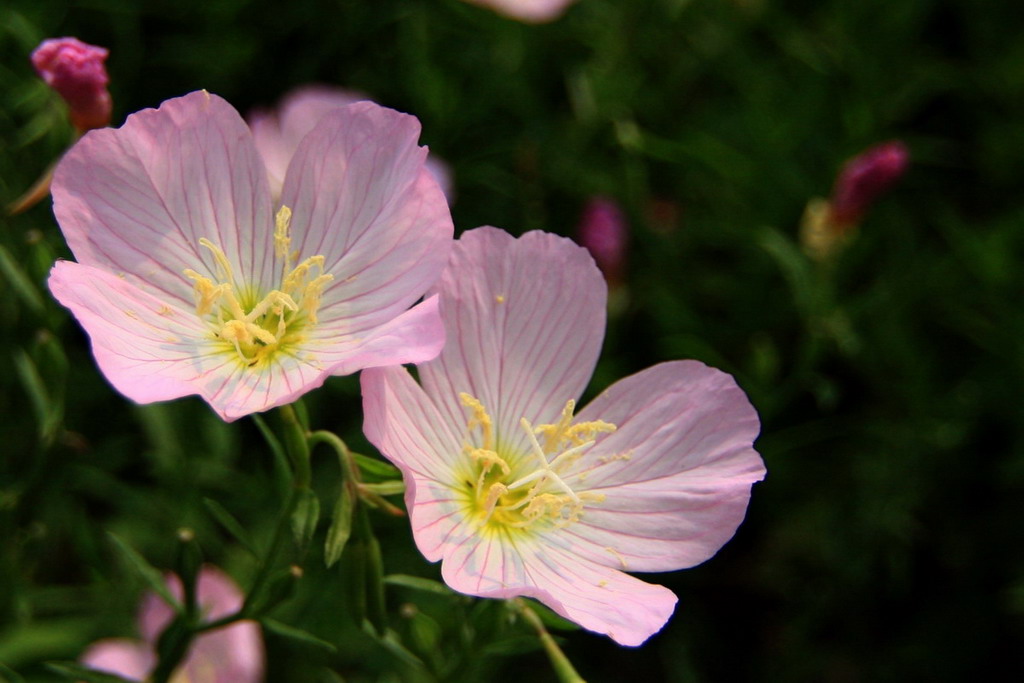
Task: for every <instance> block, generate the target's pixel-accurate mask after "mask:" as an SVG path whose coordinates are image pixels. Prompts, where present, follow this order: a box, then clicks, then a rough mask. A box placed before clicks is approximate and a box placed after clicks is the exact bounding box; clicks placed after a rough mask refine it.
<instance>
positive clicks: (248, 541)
mask: <svg viewBox="0 0 1024 683" xmlns="http://www.w3.org/2000/svg"><path fill="white" fill-rule="evenodd" d="M203 505H205V506H206V509H207V511H209V513H210V514H211V515H213V518H214V519H216V520H217V522H218V523H219V524H220V525H221V526H222V527H224V530H225V531H227V532H228V533H229V534H231V536H232V537H234V539H235V540H236V541H238V542H239V543H240V544H241V546H242V547H243V548H245V549H246V550H248V551H249V552H250V553H252V554H253V555H254V556H255V557H259V552H257V550H256V544H255V543H253V540H252V537H250V536H249V532H247V531H246V530H245V527H243V526H242V525H241V524H240V523H239V522H238V520H237V519H235V517H234V515H232V514H231V513H230V512H228V511H227V510H226V509H225V508H224V506H223V505H221V504H220V503H218V502H217V501H215V500H214V499H213V498H203Z"/></svg>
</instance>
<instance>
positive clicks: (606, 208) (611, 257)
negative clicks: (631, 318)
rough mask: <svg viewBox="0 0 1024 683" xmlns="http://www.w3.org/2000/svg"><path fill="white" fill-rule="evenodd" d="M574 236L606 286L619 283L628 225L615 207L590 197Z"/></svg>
mask: <svg viewBox="0 0 1024 683" xmlns="http://www.w3.org/2000/svg"><path fill="white" fill-rule="evenodd" d="M576 234H577V235H578V236H579V243H580V244H581V245H583V246H584V247H586V248H587V251H589V252H590V255H591V256H593V257H594V260H595V261H597V267H598V268H600V269H601V272H603V273H604V276H605V278H606V279H607V280H608V283H609V284H610V285H612V286H614V285H617V284H620V283H621V282H622V277H623V275H624V271H625V267H626V243H627V241H628V239H629V226H628V225H627V224H626V217H625V215H624V214H623V213H622V209H621V208H620V207H619V205H618V204H617V203H616V202H615V201H614V200H612V199H609V198H607V197H591V198H590V200H589V201H588V202H587V204H586V206H585V207H583V215H582V216H581V217H580V224H579V227H578V228H577V230H576Z"/></svg>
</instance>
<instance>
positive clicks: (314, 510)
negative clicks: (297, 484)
mask: <svg viewBox="0 0 1024 683" xmlns="http://www.w3.org/2000/svg"><path fill="white" fill-rule="evenodd" d="M297 493H298V500H296V501H295V509H294V510H292V534H293V535H294V536H295V543H296V545H298V546H299V548H301V549H303V550H305V548H307V547H308V546H309V542H310V541H311V540H312V539H313V534H314V532H316V525H317V522H319V521H320V499H319V498H317V497H316V493H314V492H313V489H309V488H304V489H300V490H299V491H298V492H297Z"/></svg>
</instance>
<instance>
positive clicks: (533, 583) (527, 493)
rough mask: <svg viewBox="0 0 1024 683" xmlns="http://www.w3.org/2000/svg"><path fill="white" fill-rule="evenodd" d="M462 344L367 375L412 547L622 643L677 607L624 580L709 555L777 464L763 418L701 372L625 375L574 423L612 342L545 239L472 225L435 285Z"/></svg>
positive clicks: (370, 404) (465, 576) (596, 310)
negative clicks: (409, 366) (399, 480)
mask: <svg viewBox="0 0 1024 683" xmlns="http://www.w3.org/2000/svg"><path fill="white" fill-rule="evenodd" d="M435 289H436V291H437V292H438V293H439V294H440V297H441V313H442V317H443V318H444V321H445V327H446V330H447V334H448V342H447V344H446V345H445V348H444V350H443V351H442V352H441V355H439V356H438V357H437V358H436V359H434V360H431V361H429V362H426V363H421V364H419V366H418V368H417V370H418V374H419V380H420V383H417V382H416V381H415V380H414V379H413V378H412V375H410V374H409V372H407V371H406V370H405V369H404V368H400V367H391V368H380V369H375V370H369V371H366V372H364V373H363V375H362V386H363V410H364V414H365V422H364V431H365V432H366V436H367V438H369V440H370V441H371V442H372V443H373V444H374V445H375V446H376V447H377V448H378V449H379V450H380V451H381V452H382V453H383V454H384V455H385V456H386V457H388V458H389V459H390V460H391V461H392V462H394V463H395V464H396V465H397V466H398V467H400V468H401V469H402V473H403V476H404V479H405V482H406V504H407V505H408V508H409V514H410V521H411V523H412V528H413V535H414V537H415V540H416V544H417V546H418V547H419V549H420V551H421V552H422V553H423V554H424V555H425V556H426V558H427V559H428V560H430V561H432V562H436V561H438V560H441V561H442V566H441V572H442V575H443V577H444V579H445V581H446V582H447V583H448V585H449V586H451V587H452V588H454V589H455V590H458V591H460V592H463V593H467V594H470V595H477V596H482V597H490V598H510V597H513V596H519V595H524V596H529V597H531V598H536V599H537V600H540V601H541V602H543V603H544V604H546V605H548V606H549V607H551V608H552V609H553V610H555V611H556V612H558V613H559V614H561V615H562V616H564V617H566V618H568V619H571V620H573V621H575V622H577V623H579V624H580V625H581V626H583V627H585V628H587V629H590V630H592V631H596V632H598V633H604V634H607V635H608V636H609V637H611V638H612V639H614V640H615V641H617V642H619V643H621V644H623V645H639V644H640V643H642V642H643V641H644V640H645V639H647V638H648V637H649V636H650V635H652V634H653V633H656V632H657V631H658V630H659V629H660V628H661V627H662V626H663V625H664V624H665V622H666V621H667V620H668V618H669V616H670V615H671V614H672V611H673V609H674V606H675V603H676V597H675V595H673V594H672V592H671V591H669V590H668V589H666V588H664V587H662V586H657V585H652V584H648V583H644V582H643V581H640V580H638V579H636V578H634V577H632V576H630V575H628V574H625V573H624V571H623V570H629V571H641V572H650V571H668V570H673V569H680V568H683V567H691V566H693V565H696V564H699V563H701V562H703V561H704V560H706V559H708V558H709V557H711V556H712V555H714V553H715V552H716V551H717V550H718V549H719V548H720V547H721V546H722V545H723V544H724V543H725V542H726V541H728V540H729V538H731V537H732V535H733V533H734V532H735V530H736V527H737V526H738V525H739V523H740V522H741V521H742V519H743V516H744V514H745V511H746V508H747V501H748V499H749V497H750V488H751V484H752V483H753V482H756V481H759V480H760V479H761V478H762V477H763V475H764V466H763V463H762V462H761V458H760V457H759V456H758V454H757V452H756V451H754V450H753V448H752V442H753V440H754V438H755V437H756V436H757V433H758V429H759V423H758V418H757V414H756V413H755V412H754V409H753V408H752V407H751V405H750V403H749V402H748V401H747V398H746V396H745V395H744V394H743V392H742V391H741V390H740V389H739V388H738V387H737V386H736V383H735V382H734V381H733V379H732V378H731V377H730V376H729V375H726V374H725V373H722V372H720V371H718V370H714V369H712V368H709V367H707V366H705V365H703V364H702V363H699V362H696V361H673V362H668V363H661V364H659V365H656V366H654V367H651V368H649V369H647V370H644V371H643V372H640V373H637V374H635V375H633V376H631V377H627V378H626V379H624V380H621V381H619V382H617V383H615V384H614V385H612V386H611V387H609V388H608V389H606V390H605V391H604V392H603V393H601V394H600V395H599V396H598V397H597V398H596V399H594V401H592V402H591V403H590V405H588V406H587V407H586V408H584V409H583V410H582V411H580V413H579V415H574V411H575V406H576V404H575V401H576V399H578V398H579V396H580V394H581V393H582V392H583V389H584V387H585V386H586V384H587V382H588V380H589V378H590V375H591V372H592V371H593V369H594V365H595V363H596V361H597V356H598V354H599V352H600V347H601V342H602V339H603V337H604V320H605V297H606V288H605V285H604V282H603V281H602V279H601V274H600V272H599V271H598V269H597V268H596V267H595V266H594V262H593V260H592V259H591V257H590V256H589V255H588V254H587V252H586V250H584V249H583V248H581V247H578V246H576V245H574V244H573V243H572V242H571V241H569V240H567V239H565V238H561V237H556V236H554V235H550V234H547V233H542V232H531V233H527V234H526V235H524V236H523V237H521V238H519V239H518V240H517V239H514V238H512V237H511V236H510V235H508V234H507V233H505V232H503V231H500V230H497V229H495V228H480V229H477V230H473V231H470V232H467V233H466V234H464V235H463V236H462V238H461V239H460V240H459V241H458V242H457V243H456V246H455V249H454V251H453V253H452V258H451V261H450V262H449V265H448V268H447V270H446V271H445V273H444V274H443V275H442V276H441V279H440V280H439V281H438V285H437V286H436V288H435Z"/></svg>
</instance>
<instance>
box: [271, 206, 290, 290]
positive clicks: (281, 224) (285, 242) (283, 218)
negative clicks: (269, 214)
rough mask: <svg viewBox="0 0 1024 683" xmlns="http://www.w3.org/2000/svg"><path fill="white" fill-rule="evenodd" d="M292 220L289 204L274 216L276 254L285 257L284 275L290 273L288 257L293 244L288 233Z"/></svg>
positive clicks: (278, 256) (280, 257)
mask: <svg viewBox="0 0 1024 683" xmlns="http://www.w3.org/2000/svg"><path fill="white" fill-rule="evenodd" d="M291 222H292V210H291V209H289V208H288V207H287V206H282V207H281V208H280V209H278V211H277V215H276V216H274V255H275V256H277V258H279V259H284V269H283V271H282V273H281V275H282V276H284V275H287V274H288V259H289V256H290V255H291V253H290V249H291V244H292V238H291V237H290V236H289V235H288V228H289V227H290V226H291Z"/></svg>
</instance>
